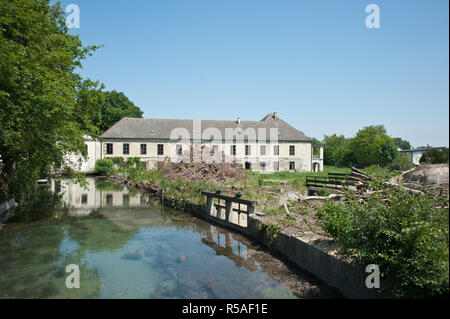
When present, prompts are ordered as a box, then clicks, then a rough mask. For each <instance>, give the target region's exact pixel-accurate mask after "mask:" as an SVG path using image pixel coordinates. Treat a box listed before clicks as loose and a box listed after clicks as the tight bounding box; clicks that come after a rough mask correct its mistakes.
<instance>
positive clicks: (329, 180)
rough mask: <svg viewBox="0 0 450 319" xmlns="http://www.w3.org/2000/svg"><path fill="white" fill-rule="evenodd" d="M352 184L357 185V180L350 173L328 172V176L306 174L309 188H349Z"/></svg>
mask: <svg viewBox="0 0 450 319" xmlns="http://www.w3.org/2000/svg"><path fill="white" fill-rule="evenodd" d="M350 185H355V180H354V179H352V177H351V176H350V174H342V173H328V176H306V187H308V188H331V189H342V188H344V189H347V188H348V186H350Z"/></svg>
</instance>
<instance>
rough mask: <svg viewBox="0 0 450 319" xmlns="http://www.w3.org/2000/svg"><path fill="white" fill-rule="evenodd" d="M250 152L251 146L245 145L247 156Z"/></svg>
mask: <svg viewBox="0 0 450 319" xmlns="http://www.w3.org/2000/svg"><path fill="white" fill-rule="evenodd" d="M250 153H251V148H250V145H245V155H246V156H249V155H250Z"/></svg>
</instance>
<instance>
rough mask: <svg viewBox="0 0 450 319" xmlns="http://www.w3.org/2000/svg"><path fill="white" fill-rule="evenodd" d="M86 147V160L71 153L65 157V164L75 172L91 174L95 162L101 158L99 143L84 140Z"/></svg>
mask: <svg viewBox="0 0 450 319" xmlns="http://www.w3.org/2000/svg"><path fill="white" fill-rule="evenodd" d="M84 143H85V144H86V147H87V159H84V158H83V157H82V156H81V155H77V154H74V153H71V154H69V155H67V156H66V158H65V160H66V163H67V164H68V165H69V166H70V167H71V168H72V169H74V170H75V171H77V172H84V173H88V172H93V171H94V168H95V162H96V161H97V160H98V159H100V158H101V155H102V154H101V142H100V141H96V140H92V139H86V140H85V141H84Z"/></svg>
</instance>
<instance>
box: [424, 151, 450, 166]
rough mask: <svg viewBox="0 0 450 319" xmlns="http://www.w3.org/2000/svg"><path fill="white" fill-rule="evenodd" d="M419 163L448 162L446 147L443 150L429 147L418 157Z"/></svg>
mask: <svg viewBox="0 0 450 319" xmlns="http://www.w3.org/2000/svg"><path fill="white" fill-rule="evenodd" d="M419 162H420V163H421V164H444V163H448V162H449V158H448V148H445V149H443V150H438V149H431V150H428V151H426V152H425V153H423V154H422V156H421V157H420V160H419Z"/></svg>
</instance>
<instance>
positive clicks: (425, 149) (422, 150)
mask: <svg viewBox="0 0 450 319" xmlns="http://www.w3.org/2000/svg"><path fill="white" fill-rule="evenodd" d="M445 148H446V147H444V146H440V147H432V146H419V147H416V148H412V149H410V150H401V151H400V152H404V153H411V152H426V151H428V150H433V149H436V150H443V149H445Z"/></svg>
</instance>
